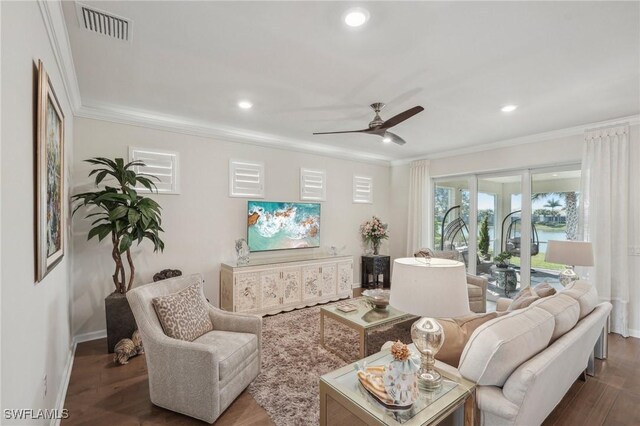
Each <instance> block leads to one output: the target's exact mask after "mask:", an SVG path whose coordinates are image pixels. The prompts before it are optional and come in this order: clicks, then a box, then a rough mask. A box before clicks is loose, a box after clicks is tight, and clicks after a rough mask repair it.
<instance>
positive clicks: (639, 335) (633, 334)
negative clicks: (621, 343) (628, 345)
mask: <svg viewBox="0 0 640 426" xmlns="http://www.w3.org/2000/svg"><path fill="white" fill-rule="evenodd" d="M629 337H635V338H636V339H640V330H635V329H633V328H630V329H629Z"/></svg>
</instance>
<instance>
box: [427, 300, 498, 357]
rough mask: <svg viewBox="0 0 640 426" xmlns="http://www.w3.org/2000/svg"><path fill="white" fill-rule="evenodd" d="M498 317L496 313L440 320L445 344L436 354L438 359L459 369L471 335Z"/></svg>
mask: <svg viewBox="0 0 640 426" xmlns="http://www.w3.org/2000/svg"><path fill="white" fill-rule="evenodd" d="M497 317H498V314H497V313H496V312H489V313H486V314H482V313H481V314H471V315H465V316H463V317H457V318H438V322H439V323H440V325H441V326H442V329H443V331H444V344H443V345H442V347H441V348H440V350H439V351H438V353H437V354H436V359H437V360H440V361H442V362H444V363H446V364H449V365H452V366H454V367H457V366H458V363H459V362H460V355H462V350H463V349H464V346H465V345H466V344H467V341H468V340H469V338H470V337H471V334H473V332H474V331H475V330H476V328H478V327H480V326H481V325H482V324H484V323H485V322H488V321H491V320H492V319H495V318H497Z"/></svg>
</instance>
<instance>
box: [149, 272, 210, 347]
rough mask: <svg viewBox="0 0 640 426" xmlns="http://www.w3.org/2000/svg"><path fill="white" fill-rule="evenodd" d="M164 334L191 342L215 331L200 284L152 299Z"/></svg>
mask: <svg viewBox="0 0 640 426" xmlns="http://www.w3.org/2000/svg"><path fill="white" fill-rule="evenodd" d="M151 303H152V304H153V307H154V309H155V310H156V315H157V316H158V320H159V321H160V324H161V325H162V330H163V331H164V333H165V334H166V335H167V336H169V337H173V338H174V339H180V340H186V341H188V342H191V341H193V340H195V339H197V338H198V337H200V336H202V335H203V334H204V333H207V332H209V331H211V330H213V324H212V323H211V318H209V312H208V311H207V306H206V304H205V301H204V300H203V296H202V292H201V290H200V284H199V283H198V284H194V285H191V286H189V287H186V288H185V289H183V290H181V291H179V292H177V293H173V294H168V295H166V296H160V297H154V298H153V299H151Z"/></svg>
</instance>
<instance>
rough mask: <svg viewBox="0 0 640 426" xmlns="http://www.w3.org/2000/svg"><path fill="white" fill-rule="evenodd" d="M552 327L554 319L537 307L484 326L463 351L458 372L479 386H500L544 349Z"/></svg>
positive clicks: (516, 312) (475, 333) (517, 312)
mask: <svg viewBox="0 0 640 426" xmlns="http://www.w3.org/2000/svg"><path fill="white" fill-rule="evenodd" d="M554 327H555V320H554V318H553V315H551V314H550V313H549V312H547V311H545V310H544V309H540V308H537V307H531V308H529V309H521V310H518V311H515V312H512V313H510V314H509V315H505V316H503V317H500V318H496V319H495V320H493V321H489V322H487V323H484V324H482V325H481V326H480V327H478V328H477V329H476V331H474V332H473V334H472V335H471V338H470V339H469V341H468V342H467V344H466V346H465V347H464V350H463V351H462V356H461V357H460V365H459V367H458V370H460V374H462V375H463V376H464V377H466V378H467V379H469V380H472V381H474V382H476V383H478V384H479V385H489V386H502V385H504V382H505V381H506V380H507V378H508V377H509V375H510V374H511V373H512V372H513V371H514V370H515V369H516V368H518V366H519V365H520V364H522V363H523V362H524V361H526V360H528V359H530V358H531V357H533V356H534V355H536V354H537V353H538V352H540V351H542V350H543V349H544V348H546V347H547V345H548V344H549V341H550V340H551V336H552V334H553V329H554ZM445 339H446V337H445Z"/></svg>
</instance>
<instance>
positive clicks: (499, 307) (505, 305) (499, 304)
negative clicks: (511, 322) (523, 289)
mask: <svg viewBox="0 0 640 426" xmlns="http://www.w3.org/2000/svg"><path fill="white" fill-rule="evenodd" d="M511 302H513V299H509V298H507V297H501V298H499V299H498V300H497V301H496V312H505V311H506V310H507V309H509V306H510V305H511Z"/></svg>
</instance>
